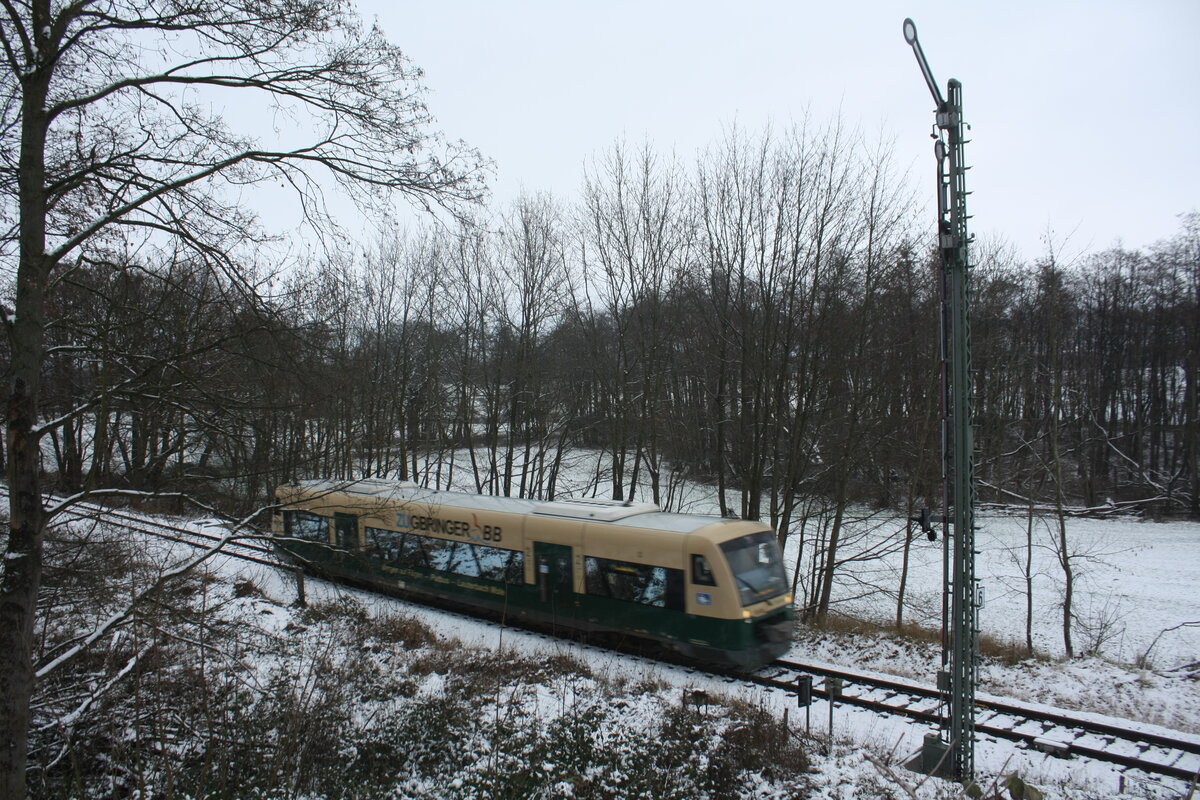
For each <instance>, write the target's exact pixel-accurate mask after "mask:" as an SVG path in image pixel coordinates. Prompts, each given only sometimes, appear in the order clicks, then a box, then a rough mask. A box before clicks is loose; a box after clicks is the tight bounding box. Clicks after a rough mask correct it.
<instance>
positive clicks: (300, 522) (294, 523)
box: [283, 511, 329, 544]
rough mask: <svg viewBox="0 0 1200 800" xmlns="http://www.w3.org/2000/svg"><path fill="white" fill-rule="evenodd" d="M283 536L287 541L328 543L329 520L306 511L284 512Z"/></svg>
mask: <svg viewBox="0 0 1200 800" xmlns="http://www.w3.org/2000/svg"><path fill="white" fill-rule="evenodd" d="M283 535H284V536H286V537H288V538H289V539H304V540H305V541H309V542H321V543H322V544H328V543H329V520H328V519H326V518H325V517H322V516H318V515H317V514H313V513H310V512H308V511H285V512H284V514H283Z"/></svg>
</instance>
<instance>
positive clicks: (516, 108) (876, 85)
mask: <svg viewBox="0 0 1200 800" xmlns="http://www.w3.org/2000/svg"><path fill="white" fill-rule="evenodd" d="M835 5H836V6H837V7H836V8H834V7H833V6H835ZM360 9H361V11H362V13H363V15H364V17H365V18H366V19H368V20H370V19H372V18H375V19H377V20H378V22H379V24H380V25H381V26H382V27H383V29H384V31H385V32H386V33H387V35H388V37H389V38H390V39H391V40H392V41H393V42H395V43H397V44H399V45H400V46H401V48H403V49H404V50H405V51H406V52H407V53H408V54H409V56H410V57H411V58H412V60H413V61H414V62H415V63H416V64H418V65H419V66H421V67H423V68H424V69H425V70H426V83H427V85H428V86H429V89H430V94H429V105H430V108H431V110H432V112H433V114H434V115H435V116H436V117H437V119H438V126H439V128H440V129H441V130H442V131H443V132H444V133H445V134H446V136H447V137H448V138H450V139H458V138H461V139H464V140H465V141H467V142H468V143H469V144H471V145H473V146H475V147H477V148H479V149H480V150H481V151H482V152H483V154H484V155H486V156H488V157H490V158H492V159H494V160H495V162H496V165H497V173H498V174H497V177H496V179H495V181H494V182H493V184H492V185H493V188H494V191H495V200H496V202H497V203H499V204H501V205H503V204H505V203H507V201H509V200H511V198H513V197H514V196H515V195H516V194H517V193H518V192H519V191H520V190H521V189H522V188H525V189H526V190H529V191H541V190H548V191H550V192H552V193H553V194H554V195H555V196H557V197H558V198H559V199H560V200H565V201H566V200H574V199H575V198H576V197H577V196H578V187H579V185H580V178H581V174H582V168H583V165H584V163H585V161H587V160H588V159H590V158H591V157H592V156H594V155H597V154H601V153H603V152H604V151H605V150H606V149H608V148H610V147H611V146H612V144H613V143H614V142H615V141H616V140H617V139H618V138H620V137H626V138H627V139H628V140H630V141H631V142H633V143H639V142H641V141H642V140H643V139H648V140H649V141H650V142H652V143H653V144H654V145H655V147H656V149H658V150H660V151H669V150H671V149H672V148H673V149H674V150H675V151H676V153H677V154H678V155H679V157H680V158H681V159H682V160H684V161H685V162H690V161H692V160H693V159H694V157H695V156H696V154H697V153H698V152H699V150H700V149H701V148H703V147H704V146H706V145H707V144H709V143H711V142H713V141H715V140H716V139H717V138H718V137H719V136H720V135H721V133H722V130H723V129H724V128H725V127H727V126H728V125H729V124H730V123H731V122H734V121H736V122H737V123H738V124H739V125H741V126H743V127H745V128H747V129H749V130H751V131H759V130H762V129H763V128H764V127H765V126H766V125H768V124H769V123H773V124H774V125H775V126H777V127H783V126H786V125H787V124H788V123H790V122H791V121H792V120H794V119H796V120H798V119H800V118H801V117H802V116H803V114H804V111H805V109H806V108H808V109H810V111H811V114H812V116H813V118H814V119H815V120H816V121H818V122H823V121H825V120H828V119H830V118H831V117H833V116H835V115H837V114H838V113H839V112H840V113H841V114H842V115H843V117H844V119H845V120H846V121H847V122H848V123H850V124H852V125H858V126H861V127H862V128H863V129H864V130H865V131H867V132H868V133H869V134H871V135H872V137H874V136H875V135H876V134H881V135H882V136H883V137H884V138H885V139H889V140H893V141H894V142H895V146H896V154H897V157H898V163H899V165H900V166H901V167H904V168H908V169H910V170H911V179H912V180H913V181H916V182H917V183H916V187H917V189H918V191H920V192H921V193H922V194H921V196H922V197H923V198H928V200H929V203H930V205H932V197H933V177H932V176H933V168H934V167H933V165H934V161H933V154H932V140H931V139H930V138H929V131H930V127H931V125H932V123H933V113H932V112H933V101H932V99H931V97H930V94H929V91H928V89H927V88H926V86H925V82H924V80H923V78H922V76H921V73H920V70H919V69H918V67H917V63H916V60H915V59H914V58H913V54H912V51H911V49H910V48H909V47H908V45H907V44H905V42H904V38H903V36H902V33H901V25H902V22H903V20H904V18H905V17H906V16H911V17H912V18H913V19H914V21H915V22H916V24H917V28H918V31H919V35H920V40H921V44H922V46H923V47H924V50H925V54H926V57H927V58H928V60H929V62H930V66H931V67H932V69H933V73H934V76H935V77H936V78H937V81H938V83H939V84H940V85H941V87H942V91H943V93H944V92H945V91H946V90H945V84H946V81H947V80H948V79H949V78H951V77H955V78H958V79H959V80H960V81H962V83H963V106H964V110H965V112H966V113H965V116H966V119H967V121H968V122H969V123H970V124H971V125H972V131H971V136H972V143H971V144H969V145H968V147H967V160H968V163H969V164H970V165H972V167H973V169H972V171H971V172H970V173H968V183H967V187H968V189H969V190H971V191H972V192H973V193H974V194H973V196H972V197H971V199H970V201H969V205H968V208H969V210H970V212H971V213H972V214H973V215H974V219H973V220H972V223H971V230H972V232H974V233H977V234H980V235H985V236H991V235H998V236H1001V237H1003V238H1005V239H1007V240H1009V241H1011V242H1012V243H1014V244H1015V245H1016V246H1017V247H1018V248H1019V250H1020V251H1021V253H1022V254H1023V255H1024V256H1025V257H1026V258H1035V257H1037V256H1038V255H1039V254H1041V253H1042V252H1044V244H1043V242H1044V240H1045V237H1046V233H1047V230H1051V231H1053V236H1054V240H1055V244H1056V247H1057V248H1065V249H1066V251H1067V252H1071V251H1074V252H1080V251H1090V250H1097V249H1102V248H1105V247H1108V246H1111V245H1113V244H1114V243H1116V242H1117V241H1118V240H1120V241H1122V242H1123V243H1124V244H1125V245H1126V246H1129V247H1142V246H1145V245H1149V244H1151V243H1153V242H1154V241H1156V240H1159V239H1161V238H1165V237H1168V236H1170V235H1172V234H1174V233H1175V232H1177V231H1178V229H1179V225H1178V218H1177V215H1178V214H1180V213H1183V212H1187V211H1192V210H1198V209H1200V157H1198V155H1197V143H1198V142H1200V2H1198V0H1175V1H1173V2H1168V1H1167V0H1157V1H1156V0H1147V2H1139V3H1133V2H1053V0H1047V2H1045V3H1044V4H1042V3H1037V4H1035V3H1028V2H990V3H979V2H962V0H959V1H958V2H933V1H932V0H929V1H926V0H910V2H908V3H903V4H902V3H891V2H884V1H883V0H872V1H871V2H858V3H852V2H846V3H840V4H835V3H820V4H818V3H812V2H801V1H800V0H794V1H793V2H784V1H783V0H757V1H755V0H744V2H740V3H722V2H715V1H714V0H691V1H690V2H685V1H684V0H671V1H670V2H667V1H666V0H662V1H658V2H656V1H655V0H642V2H636V1H632V0H604V1H603V2H602V1H601V0H590V1H589V2H583V1H582V0H579V1H578V2H576V1H573V0H557V2H554V1H551V0H546V1H544V2H533V1H532V0H521V1H520V2H517V1H516V0H511V1H509V2H495V0H492V1H490V2H489V1H488V0H475V1H473V2H472V1H471V0H437V1H436V2H431V1H429V0H426V2H421V3H402V4H400V3H393V2H389V1H388V0H363V1H362V2H360ZM929 214H930V220H931V225H932V211H930V212H929Z"/></svg>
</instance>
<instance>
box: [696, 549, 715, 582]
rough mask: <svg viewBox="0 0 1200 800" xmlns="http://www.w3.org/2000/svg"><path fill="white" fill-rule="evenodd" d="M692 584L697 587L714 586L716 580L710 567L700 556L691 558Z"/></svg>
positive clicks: (705, 559)
mask: <svg viewBox="0 0 1200 800" xmlns="http://www.w3.org/2000/svg"><path fill="white" fill-rule="evenodd" d="M692 583H694V584H696V585H697V586H716V585H717V579H716V577H715V576H714V575H713V571H712V565H710V564H709V563H708V559H707V558H705V557H704V556H702V555H700V554H698V553H697V554H695V555H693V556H692Z"/></svg>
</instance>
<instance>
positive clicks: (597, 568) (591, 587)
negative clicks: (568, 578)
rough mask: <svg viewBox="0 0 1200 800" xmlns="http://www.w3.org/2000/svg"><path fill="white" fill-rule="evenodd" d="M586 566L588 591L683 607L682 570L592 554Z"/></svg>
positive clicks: (664, 605)
mask: <svg viewBox="0 0 1200 800" xmlns="http://www.w3.org/2000/svg"><path fill="white" fill-rule="evenodd" d="M583 569H584V579H585V583H586V587H587V593H588V594H592V595H598V596H600V597H611V598H613V599H614V600H624V601H626V602H630V603H640V604H642V605H649V606H656V607H658V608H668V609H671V610H674V611H682V610H683V570H679V569H667V568H666V567H652V566H649V565H646V564H631V563H629V562H628V561H612V560H610V559H607V558H592V557H591V556H588V557H587V558H585V559H584V564H583Z"/></svg>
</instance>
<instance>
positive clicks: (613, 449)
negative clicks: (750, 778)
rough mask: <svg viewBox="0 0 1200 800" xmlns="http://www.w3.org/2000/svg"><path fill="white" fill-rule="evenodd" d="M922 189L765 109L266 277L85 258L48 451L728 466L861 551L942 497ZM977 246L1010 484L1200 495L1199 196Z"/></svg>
mask: <svg viewBox="0 0 1200 800" xmlns="http://www.w3.org/2000/svg"><path fill="white" fill-rule="evenodd" d="M902 185H904V183H903V181H901V180H900V179H899V176H897V175H895V174H894V173H893V172H892V171H891V169H890V166H889V164H888V162H887V154H886V152H885V151H881V150H877V149H871V148H868V147H867V146H866V145H865V144H864V143H863V142H862V141H860V140H859V139H857V138H855V136H854V135H853V134H851V133H848V132H846V131H844V130H842V129H840V128H839V127H837V126H834V127H831V128H827V129H826V128H822V129H819V130H813V129H806V128H797V129H795V130H793V131H790V132H788V133H787V134H786V135H767V134H763V135H749V134H746V133H745V132H734V133H732V134H730V136H729V137H728V138H727V139H725V140H724V141H722V142H720V143H719V144H717V145H715V146H714V147H713V148H712V149H710V150H709V151H708V152H706V153H705V154H704V155H703V156H702V157H701V158H699V159H698V160H697V162H696V163H695V164H694V165H685V164H682V163H680V162H679V161H677V160H674V159H672V158H667V157H664V156H663V155H661V154H659V153H656V152H655V151H654V150H653V149H652V148H651V147H648V146H647V147H643V148H641V149H638V150H632V149H630V148H628V147H626V146H623V145H618V146H616V147H614V148H613V149H612V150H611V151H610V152H609V153H608V154H606V155H605V156H604V157H603V158H600V159H598V160H597V161H596V162H595V163H594V164H593V165H592V168H591V170H590V171H589V173H588V175H587V177H586V181H585V185H584V190H583V193H582V197H581V198H580V200H579V202H578V203H576V204H573V205H571V204H565V203H560V202H556V201H555V200H553V199H551V198H549V197H546V196H531V197H525V198H522V199H520V200H518V201H517V202H515V203H514V204H513V206H512V208H511V209H509V210H508V211H506V212H505V213H504V214H502V215H500V217H499V218H498V219H497V220H495V221H494V224H486V225H485V224H472V225H463V226H461V227H460V228H459V229H457V230H453V231H451V230H447V229H445V228H437V229H432V230H423V231H416V232H409V233H406V234H401V235H397V236H396V237H394V238H390V239H388V240H381V241H378V242H376V243H374V244H372V245H370V246H368V247H366V248H364V250H363V251H361V252H360V253H358V254H356V255H353V256H350V255H348V256H346V257H345V258H344V259H342V260H334V261H324V262H319V263H312V264H310V265H308V267H307V268H304V269H298V270H296V271H295V272H293V273H292V274H290V275H288V276H286V277H285V278H283V279H282V280H281V282H279V283H277V284H274V285H273V288H271V289H270V290H267V289H266V287H263V290H262V291H261V292H258V293H254V294H251V295H248V296H246V297H240V296H236V295H234V294H231V293H230V292H229V291H228V289H227V288H225V287H222V286H221V285H220V284H219V282H216V281H214V280H213V279H212V277H211V276H210V275H209V273H208V272H206V271H205V270H202V269H200V268H198V267H197V266H196V265H195V264H193V263H190V262H189V260H188V259H187V258H178V259H175V260H172V261H166V260H159V261H156V262H149V263H134V262H130V263H120V264H116V263H94V264H87V265H81V266H80V267H78V268H77V269H76V270H75V271H74V273H73V275H72V278H71V280H70V281H66V282H64V284H63V286H62V287H61V288H60V290H59V291H58V293H57V295H56V301H55V303H54V308H55V311H56V315H57V316H56V318H55V319H54V321H53V325H52V326H51V328H50V330H51V338H52V340H53V344H52V345H51V347H52V349H53V352H54V357H53V358H52V359H51V360H50V363H49V364H48V367H47V379H46V386H47V391H46V393H45V395H44V400H43V413H42V416H44V417H46V418H55V417H58V416H60V415H62V416H63V422H62V424H61V425H60V426H59V427H57V428H55V429H53V430H51V433H50V439H49V446H48V447H46V448H45V464H44V466H45V469H46V470H47V472H48V473H49V474H50V475H51V476H52V484H53V486H54V488H55V489H57V490H58V491H62V492H74V491H79V490H80V489H81V488H84V487H87V486H96V485H105V486H111V485H124V486H128V487H131V488H136V489H142V490H146V491H167V490H175V489H187V490H189V491H197V490H200V491H201V492H202V493H204V494H206V495H208V496H210V497H221V498H223V499H224V500H226V501H229V500H237V501H239V502H242V503H253V502H256V501H261V500H265V499H266V498H267V496H268V492H269V490H270V488H271V487H272V486H274V485H275V484H277V483H278V482H281V481H283V480H285V479H288V478H293V477H309V476H314V475H332V476H336V477H351V476H357V475H371V476H388V477H396V478H413V479H417V480H422V481H432V482H436V483H440V484H442V485H446V484H448V483H449V482H450V481H451V480H452V479H454V475H453V473H452V470H456V469H457V470H462V469H464V467H463V460H462V459H457V460H456V459H453V458H452V455H453V454H454V453H456V452H457V453H464V452H466V453H468V454H469V456H468V460H469V464H470V466H469V470H470V472H471V476H470V479H471V482H473V484H474V486H475V487H476V488H477V489H478V490H479V491H482V492H491V493H496V494H504V495H520V496H542V497H549V496H553V495H554V494H555V493H556V485H557V477H558V475H559V473H560V470H561V466H562V460H563V458H564V455H565V454H569V453H571V452H576V451H578V450H580V449H587V450H594V451H595V452H597V453H604V454H605V457H604V463H605V464H606V471H605V474H604V475H603V478H602V480H601V481H599V482H598V483H597V487H596V491H598V492H600V493H603V494H607V495H611V496H613V497H616V498H631V497H634V496H635V495H636V496H639V499H648V500H652V501H654V502H658V503H660V504H662V505H664V506H667V507H670V506H672V505H673V503H677V502H678V496H677V494H675V493H674V487H676V486H677V485H678V482H679V481H680V480H681V479H683V478H688V479H698V480H701V481H706V482H709V483H711V484H712V486H713V487H714V489H717V490H720V491H719V493H718V497H719V498H720V499H721V502H723V503H725V508H724V511H725V512H726V513H729V514H733V515H737V516H743V517H747V518H761V519H764V520H769V521H770V522H771V523H772V524H773V525H775V526H777V527H778V528H780V529H781V530H787V529H789V528H793V527H795V526H797V525H803V524H805V522H806V521H807V520H810V519H813V518H815V517H818V516H819V517H820V518H822V519H826V520H828V521H827V522H826V524H827V525H828V528H829V530H828V536H830V537H832V538H833V540H834V546H831V547H830V552H831V553H833V552H836V537H837V535H838V529H839V522H838V520H839V516H840V515H841V514H844V513H845V512H846V509H847V508H848V507H849V506H851V505H868V506H876V507H887V508H895V509H908V508H913V507H918V506H920V505H922V504H928V505H931V506H935V505H936V503H935V502H934V501H935V498H936V486H935V482H936V480H937V475H938V469H939V465H938V459H939V456H938V448H939V447H940V440H939V433H938V414H939V408H938V392H939V388H938V382H937V373H938V367H937V359H938V346H937V341H938V338H937V337H938V326H937V314H938V307H937V297H936V275H935V266H934V265H933V263H932V256H931V255H930V253H929V252H928V248H925V247H924V246H923V245H922V244H921V242H922V239H921V235H920V227H919V226H918V225H917V224H916V222H915V221H914V220H913V218H912V213H911V204H910V202H909V198H907V197H906V196H905V195H904V194H903V193H901V192H900V191H899V190H898V188H897V187H900V186H902ZM975 252H976V260H977V266H976V269H975V272H974V286H973V294H974V298H975V306H974V338H975V350H976V352H975V357H974V363H975V367H976V370H977V386H978V390H977V401H976V421H977V425H978V462H979V470H978V472H979V478H980V486H981V489H980V496H981V499H982V500H983V501H984V502H987V503H996V504H1005V505H1010V506H1019V507H1022V508H1023V507H1025V506H1028V505H1030V504H1033V505H1036V506H1039V507H1040V506H1046V507H1051V506H1062V507H1064V508H1066V509H1067V510H1068V511H1071V512H1078V511H1082V510H1084V509H1091V510H1093V511H1095V512H1103V511H1104V510H1106V509H1115V508H1123V507H1131V506H1132V507H1137V508H1140V509H1141V510H1143V511H1146V512H1150V513H1154V514H1191V515H1195V514H1197V506H1196V502H1197V494H1198V493H1197V474H1196V473H1197V470H1196V447H1197V443H1196V435H1197V434H1196V431H1197V420H1196V413H1197V411H1196V370H1197V364H1196V358H1197V356H1196V353H1197V351H1198V350H1200V347H1198V342H1200V322H1198V319H1200V314H1197V299H1198V296H1200V219H1197V218H1196V217H1195V216H1194V215H1193V216H1190V217H1187V218H1185V219H1184V220H1183V223H1182V225H1181V229H1180V231H1179V233H1178V235H1177V236H1176V237H1174V238H1172V239H1171V240H1169V241H1167V242H1163V243H1160V244H1158V245H1155V246H1154V247H1152V248H1150V249H1148V250H1127V249H1123V248H1114V249H1110V250H1105V251H1102V252H1098V253H1093V254H1089V255H1083V256H1079V257H1076V258H1075V259H1074V260H1073V261H1072V263H1070V264H1061V263H1058V262H1057V261H1056V260H1055V257H1054V255H1053V253H1051V254H1048V255H1045V256H1042V257H1039V258H1038V259H1036V260H1035V261H1033V262H1032V263H1027V262H1023V261H1021V260H1019V259H1018V258H1016V257H1015V256H1014V255H1012V254H1011V253H1009V252H1006V250H1005V248H1003V247H999V246H988V245H987V244H984V245H982V246H980V247H978V248H976V251H975ZM97 295H99V296H102V297H104V298H105V302H104V303H102V304H98V303H96V302H94V298H95V297H96V296H97ZM128 387H137V388H136V390H134V389H130V388H128ZM147 387H153V390H152V391H151V390H148V389H147ZM85 406H86V407H88V408H90V409H93V411H92V412H91V413H87V414H84V415H81V414H73V415H72V414H70V412H71V411H72V410H73V409H77V408H80V407H85ZM459 477H461V475H460V476H459Z"/></svg>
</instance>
